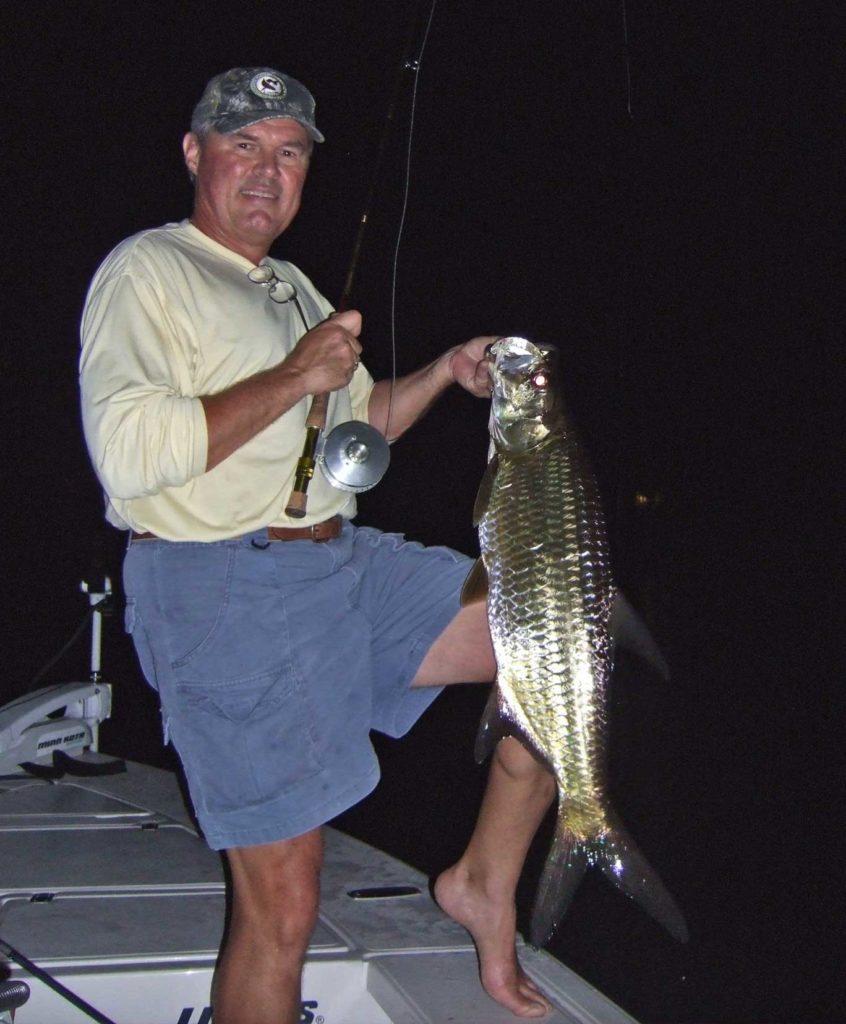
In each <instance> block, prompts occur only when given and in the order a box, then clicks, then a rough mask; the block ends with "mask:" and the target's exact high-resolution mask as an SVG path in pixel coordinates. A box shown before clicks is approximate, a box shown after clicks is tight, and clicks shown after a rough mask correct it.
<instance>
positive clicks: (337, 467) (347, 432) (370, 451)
mask: <svg viewBox="0 0 846 1024" xmlns="http://www.w3.org/2000/svg"><path fill="white" fill-rule="evenodd" d="M317 461H318V463H319V465H320V468H321V470H322V471H323V475H324V476H325V477H326V479H327V480H328V481H329V483H330V484H332V486H333V487H337V488H338V489H339V490H341V491H353V492H355V493H356V494H357V493H358V492H360V491H369V490H370V488H371V487H375V486H376V484H378V483H379V481H380V480H381V479H382V477H383V476H384V475H385V471H386V470H387V468H388V464H389V463H390V461H391V449H390V447H389V445H388V442H387V441H386V440H385V437H384V435H383V434H381V433H380V432H379V431H378V430H377V429H376V428H375V427H371V426H370V424H369V423H364V422H363V421H362V420H349V421H348V422H347V423H339V424H338V426H337V427H335V429H334V430H331V431H330V432H329V434H327V436H326V438H325V439H324V440H323V442H322V445H321V447H320V451H319V453H318V455H317Z"/></svg>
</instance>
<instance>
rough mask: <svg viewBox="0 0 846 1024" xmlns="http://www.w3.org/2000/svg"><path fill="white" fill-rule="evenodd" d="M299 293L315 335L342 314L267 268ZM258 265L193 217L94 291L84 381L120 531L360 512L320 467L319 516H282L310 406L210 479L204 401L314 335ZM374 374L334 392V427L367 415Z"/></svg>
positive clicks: (286, 271)
mask: <svg viewBox="0 0 846 1024" xmlns="http://www.w3.org/2000/svg"><path fill="white" fill-rule="evenodd" d="M265 262H268V263H270V264H271V265H272V266H273V268H274V270H275V272H276V274H277V276H278V277H279V278H280V279H282V280H284V281H288V282H290V283H291V284H293V285H294V287H295V288H296V290H297V298H298V300H299V304H300V306H301V308H302V310H303V312H304V314H305V317H306V320H307V321H308V324H309V326H310V327H313V326H314V325H316V324H317V323H319V322H320V321H322V320H325V319H326V317H327V316H328V315H329V314H330V313H331V311H332V307H331V306H330V304H329V303H328V302H327V301H326V299H325V298H324V297H323V296H322V295H320V293H319V292H317V291H316V290H315V288H314V286H313V285H312V284H311V282H310V281H309V280H308V278H306V277H305V276H304V275H303V274H302V273H301V272H300V271H299V270H297V268H296V267H294V266H293V265H292V264H290V263H284V262H280V261H278V260H267V261H265ZM253 269H254V264H253V263H251V262H250V261H249V260H248V259H246V258H245V257H243V256H240V255H238V254H237V253H234V252H232V251H230V250H229V249H227V248H225V247H224V246H222V245H220V244H218V243H217V242H215V241H213V240H212V239H211V238H209V237H208V236H206V235H204V234H203V233H202V232H201V231H199V230H198V229H197V228H195V227H194V226H193V225H192V224H191V223H190V222H188V221H183V222H182V223H180V224H167V225H165V226H164V227H161V228H155V229H152V230H150V231H144V232H141V233H140V234H138V235H134V236H133V237H132V238H129V239H127V240H126V241H125V242H122V243H121V244H120V245H119V246H117V248H115V249H114V250H113V251H112V252H111V253H110V255H109V256H108V257H107V258H106V260H105V261H104V262H103V264H102V265H101V266H100V268H99V270H98V271H97V273H96V275H95V277H94V280H93V281H92V283H91V287H90V289H89V293H88V298H87V300H86V304H85V310H84V313H83V318H82V355H81V359H80V386H81V392H82V416H83V427H84V430H85V438H86V442H87V444H88V449H89V452H90V455H91V459H92V462H93V464H94V468H95V471H96V472H97V475H98V477H99V479H100V482H101V483H102V485H103V489H104V491H105V496H106V518H107V519H108V521H109V522H110V523H112V524H113V525H115V526H117V527H119V528H122V529H126V528H127V527H131V528H132V529H134V530H137V531H149V532H151V533H154V534H156V535H157V536H159V537H163V538H165V539H168V540H196V541H211V540H223V539H226V538H228V537H235V536H238V535H239V534H242V533H246V532H248V531H250V530H255V529H260V528H261V527H264V526H290V525H298V526H308V525H310V524H312V523H316V522H320V521H322V520H324V519H328V518H329V517H330V516H333V515H335V514H336V513H340V514H341V515H343V516H345V517H348V518H350V517H352V516H354V515H355V508H356V506H355V496H354V495H353V494H351V493H348V492H345V491H341V490H338V489H337V488H334V487H332V486H331V485H330V484H329V483H328V482H327V481H326V480H325V479H324V478H323V476H322V475H321V474H320V473H315V475H314V479H313V480H312V482H311V485H310V487H309V496H308V515H307V517H306V518H305V519H300V520H291V519H289V518H288V517H287V516H286V515H285V512H284V509H285V505H286V504H287V501H288V498H289V496H290V493H291V489H292V485H293V480H294V472H295V469H296V464H297V460H298V459H299V457H300V454H301V453H302V445H303V439H304V437H305V418H306V414H307V412H308V408H309V401H310V400H309V399H303V400H302V401H301V402H299V403H298V404H297V405H296V406H294V408H292V409H290V410H289V411H288V412H287V413H285V414H284V415H283V416H280V417H279V419H277V420H276V421H275V422H274V423H272V424H270V426H268V427H267V428H265V429H264V430H263V431H262V432H261V433H259V434H257V435H256V436H255V437H253V438H252V439H251V440H250V441H248V442H247V443H246V444H244V445H243V446H242V447H241V448H239V449H238V450H237V451H235V452H234V453H233V454H232V455H230V456H229V457H228V458H226V459H224V460H223V462H221V463H220V464H219V465H218V466H216V467H215V468H214V469H212V470H211V471H210V472H206V471H205V466H206V459H207V434H206V421H205V414H204V412H203V407H202V403H201V402H200V396H202V395H209V394H214V393H215V392H218V391H222V390H224V389H225V388H227V387H229V386H231V385H232V384H235V383H237V382H238V381H239V380H243V379H244V378H246V377H250V376H252V375H253V374H254V373H257V372H259V371H260V370H264V369H267V368H269V367H271V366H274V365H276V364H277V363H278V362H280V360H282V359H284V358H285V356H286V355H287V354H288V353H289V352H290V351H291V350H292V349H293V347H294V345H295V344H296V343H297V340H298V339H299V338H300V337H301V336H302V335H303V333H304V332H305V328H304V327H303V324H302V322H301V321H300V317H299V315H298V312H297V309H296V307H295V305H294V303H293V302H287V303H276V302H273V301H272V300H271V298H270V296H269V294H268V289H267V288H266V287H265V286H263V285H261V284H255V283H253V282H252V281H251V280H250V279H249V278H248V276H247V275H248V273H249V271H250V270H253ZM372 387H373V380H372V378H371V377H370V375H369V374H368V373H367V371H366V370H365V368H364V367H363V366H359V368H358V370H357V371H356V374H355V376H354V378H353V381H352V383H351V384H350V386H349V388H346V389H343V390H341V391H336V392H333V394H332V396H331V399H330V402H329V415H328V419H327V425H326V430H327V431H329V430H331V429H332V427H333V426H335V425H336V424H338V423H342V422H344V421H346V420H350V419H358V420H365V421H366V420H367V403H368V400H369V398H370V392H371V389H372Z"/></svg>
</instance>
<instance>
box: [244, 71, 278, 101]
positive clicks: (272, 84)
mask: <svg viewBox="0 0 846 1024" xmlns="http://www.w3.org/2000/svg"><path fill="white" fill-rule="evenodd" d="M250 89H251V90H252V91H253V92H254V93H255V94H256V96H261V97H262V99H265V100H282V99H284V98H285V92H286V90H285V83H284V82H283V81H282V79H281V78H280V77H279V75H271V74H268V73H267V72H266V71H263V72H261V74H258V75H256V76H255V78H254V79H253V80H252V82H250Z"/></svg>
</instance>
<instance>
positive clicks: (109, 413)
mask: <svg viewBox="0 0 846 1024" xmlns="http://www.w3.org/2000/svg"><path fill="white" fill-rule="evenodd" d="M80 387H81V392H82V410H83V429H84V432H85V440H86V443H87V445H88V450H89V452H90V455H91V459H92V462H93V464H94V468H95V471H96V473H97V475H98V477H99V479H100V482H101V484H102V485H103V488H104V489H105V491H106V493H107V494H108V495H109V496H110V497H111V498H118V499H123V500H129V499H132V498H139V497H145V496H148V495H152V494H157V493H158V492H159V491H161V490H162V488H164V487H174V486H176V487H178V486H181V485H183V484H185V483H187V482H188V481H189V480H191V479H192V478H193V477H196V476H199V475H200V474H201V473H203V472H205V467H206V461H207V452H208V438H207V432H206V419H205V413H204V411H203V407H202V403H201V402H200V399H199V398H198V397H196V396H195V395H194V394H193V390H192V372H191V358H190V352H189V346H187V345H186V343H185V340H184V339H182V340H180V338H179V332H178V331H177V330H176V327H175V325H174V324H173V323H172V322H171V320H170V317H169V315H168V311H167V307H166V303H165V301H164V296H163V294H162V292H161V291H160V289H159V288H157V287H156V285H155V282H154V281H152V280H150V279H146V278H144V277H143V276H141V275H138V274H132V273H129V272H128V271H126V270H125V269H122V268H113V267H112V268H110V267H109V266H108V263H107V265H106V266H104V267H103V268H101V270H100V271H99V273H98V274H97V276H96V277H95V279H94V282H93V283H92V286H91V290H90V292H89V295H88V299H87V302H86V307H85V312H84V314H83V320H82V355H81V359H80Z"/></svg>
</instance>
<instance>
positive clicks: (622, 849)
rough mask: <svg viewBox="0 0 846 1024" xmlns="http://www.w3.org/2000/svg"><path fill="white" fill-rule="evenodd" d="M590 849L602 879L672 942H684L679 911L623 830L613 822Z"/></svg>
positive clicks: (682, 918) (656, 874)
mask: <svg viewBox="0 0 846 1024" xmlns="http://www.w3.org/2000/svg"><path fill="white" fill-rule="evenodd" d="M592 846H593V852H592V854H591V860H593V858H594V857H595V862H596V863H597V864H598V865H599V868H600V870H601V871H602V873H603V874H604V875H605V877H606V878H607V879H609V881H611V882H612V883H613V884H614V885H615V886H616V887H617V888H618V889H619V890H620V892H622V893H624V894H625V895H626V896H628V897H630V898H631V899H633V900H634V901H635V903H638V904H640V906H641V907H642V908H643V909H644V910H645V911H646V912H647V914H649V915H650V917H652V918H654V919H655V920H656V921H657V922H658V923H659V924H660V925H663V927H664V928H666V929H667V931H668V932H669V933H670V935H672V936H673V938H674V939H676V940H677V941H679V942H687V940H688V938H689V932H688V930H687V924H686V923H685V920H684V917H683V916H682V912H681V911H680V910H679V908H678V906H677V905H676V901H675V900H674V899H673V897H672V896H671V895H670V893H669V892H668V891H667V889H666V888H665V887H664V883H663V882H662V881H661V879H660V878H659V877H658V873H657V872H656V871H655V870H654V869H653V868H652V867H651V866H650V865H649V863H648V861H647V860H646V858H645V857H644V856H643V854H642V853H641V852H640V850H639V849H638V848H637V846H636V845H635V843H634V840H633V839H632V838H631V837H630V836H629V834H628V833H627V832H626V830H625V828H624V827H623V826H622V825H621V824H619V823H615V824H614V826H613V827H612V829H611V830H610V831H609V832H607V833H606V834H605V835H604V836H602V837H601V838H599V839H596V840H594V842H593V844H592Z"/></svg>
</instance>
